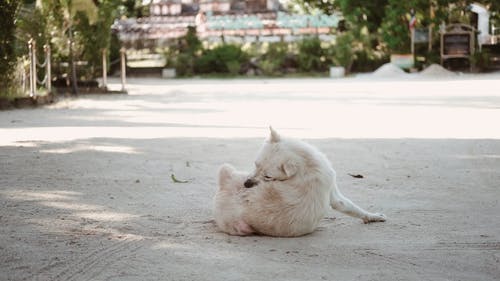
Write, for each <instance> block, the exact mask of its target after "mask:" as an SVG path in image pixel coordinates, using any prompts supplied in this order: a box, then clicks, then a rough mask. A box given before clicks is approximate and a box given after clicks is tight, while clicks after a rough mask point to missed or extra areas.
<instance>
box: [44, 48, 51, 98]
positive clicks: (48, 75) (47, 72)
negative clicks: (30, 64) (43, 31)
mask: <svg viewBox="0 0 500 281" xmlns="http://www.w3.org/2000/svg"><path fill="white" fill-rule="evenodd" d="M43 49H44V50H45V59H46V62H45V63H46V65H45V75H46V79H47V80H46V81H45V85H46V87H47V92H48V93H51V92H52V72H51V70H50V68H51V63H50V59H51V55H50V45H49V44H46V45H45V46H43Z"/></svg>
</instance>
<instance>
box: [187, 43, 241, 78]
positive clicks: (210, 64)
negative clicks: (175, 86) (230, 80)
mask: <svg viewBox="0 0 500 281" xmlns="http://www.w3.org/2000/svg"><path fill="white" fill-rule="evenodd" d="M248 60H249V59H248V55H247V54H246V53H245V52H243V50H242V49H241V47H240V46H238V45H232V44H223V45H220V46H217V47H215V48H214V49H211V50H206V51H204V52H203V53H202V55H201V56H200V57H199V58H197V59H196V60H195V65H194V69H195V72H196V73H199V74H205V73H230V74H238V73H239V71H240V68H241V65H242V64H245V63H248Z"/></svg>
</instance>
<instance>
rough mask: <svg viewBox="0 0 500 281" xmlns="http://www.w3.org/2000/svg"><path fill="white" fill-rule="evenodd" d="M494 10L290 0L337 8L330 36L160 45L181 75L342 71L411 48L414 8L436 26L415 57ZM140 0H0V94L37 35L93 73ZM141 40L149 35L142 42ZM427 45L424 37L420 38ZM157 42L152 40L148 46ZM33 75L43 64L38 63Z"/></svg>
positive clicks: (62, 75)
mask: <svg viewBox="0 0 500 281" xmlns="http://www.w3.org/2000/svg"><path fill="white" fill-rule="evenodd" d="M473 2H475V3H480V4H483V5H485V6H486V7H487V8H488V9H489V10H490V11H491V18H490V23H491V24H494V25H495V26H500V13H499V11H500V1H497V0H476V1H469V0H408V1H399V0H373V1H363V0H322V1H313V0H290V1H289V2H288V6H289V7H290V8H291V9H293V10H296V11H297V12H302V13H313V14H314V13H316V12H318V11H321V12H323V13H326V14H332V13H340V14H342V15H343V19H342V21H341V22H340V23H339V26H338V28H337V30H336V33H335V35H336V38H335V40H333V41H331V42H325V41H322V40H320V39H319V38H318V37H316V36H310V37H304V38H302V40H299V41H296V42H273V43H269V42H268V43H263V42H261V43H256V44H251V45H249V44H243V45H238V44H228V43H218V44H215V43H210V44H209V43H207V42H201V41H200V39H199V38H198V37H197V36H196V31H195V29H194V28H191V29H190V30H189V32H188V33H187V34H186V35H185V36H184V37H182V38H179V39H178V40H175V42H173V43H171V44H170V45H168V47H166V48H164V49H162V50H161V52H162V53H163V55H164V56H165V61H166V64H165V67H170V68H175V69H176V72H177V74H178V75H180V76H185V77H189V76H194V75H205V74H210V73H216V74H227V75H239V74H247V75H267V76H283V75H290V74H300V73H308V74H310V75H315V74H320V75H323V74H325V73H327V71H328V68H329V67H330V66H334V65H335V66H343V67H344V68H345V69H346V72H347V73H352V72H365V71H372V70H374V69H376V68H377V67H379V66H380V65H382V64H383V63H385V62H387V61H388V60H389V57H390V55H391V54H396V53H409V52H410V38H409V36H410V32H409V30H408V22H409V20H410V9H414V10H415V16H416V19H417V27H430V28H431V29H432V34H433V37H432V42H431V46H432V51H428V48H427V44H420V45H417V46H416V58H417V67H424V66H426V65H429V64H431V63H435V62H439V40H440V38H439V26H440V25H441V24H442V23H446V24H448V23H466V24H469V23H470V21H471V18H470V15H471V13H470V9H469V5H470V4H471V3H473ZM148 13H149V11H148V7H147V6H145V5H143V4H142V0H2V1H0V77H2V79H0V96H14V95H19V94H23V90H24V89H21V86H20V85H21V84H22V74H23V73H26V72H27V68H28V67H27V61H28V41H29V40H30V39H34V40H35V41H36V42H37V45H36V52H37V54H38V58H39V61H40V62H43V61H44V59H45V57H44V55H43V48H44V45H49V46H50V47H51V50H52V66H53V69H52V73H53V76H54V77H55V78H57V79H58V80H59V81H66V83H67V84H68V82H71V83H69V85H71V86H73V91H74V92H76V83H75V81H82V80H91V79H95V78H96V77H98V76H100V74H101V71H102V69H101V68H102V57H101V56H102V50H103V49H107V50H108V52H107V58H106V59H107V60H108V67H109V68H112V67H113V66H114V65H117V64H113V62H117V60H118V58H119V49H120V47H121V44H120V42H119V40H118V37H117V35H116V34H113V32H112V31H111V25H112V24H113V22H114V21H115V20H116V19H121V18H128V17H129V18H132V17H142V16H148ZM144 44H145V43H144ZM424 45H425V46H424ZM149 48H150V49H154V47H151V46H150V47H149ZM489 57H490V54H488V53H486V52H483V53H476V54H474V56H473V57H472V62H473V63H474V64H475V65H476V66H477V69H484V68H487V67H488V64H489V59H488V58H489ZM38 72H39V73H38V75H39V77H38V78H39V80H41V79H43V76H44V69H41V68H39V71H38Z"/></svg>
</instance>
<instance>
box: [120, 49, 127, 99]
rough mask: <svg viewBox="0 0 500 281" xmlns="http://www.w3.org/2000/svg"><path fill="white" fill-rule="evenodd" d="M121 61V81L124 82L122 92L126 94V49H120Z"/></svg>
mask: <svg viewBox="0 0 500 281" xmlns="http://www.w3.org/2000/svg"><path fill="white" fill-rule="evenodd" d="M120 61H121V80H122V92H125V83H126V81H125V80H126V76H127V74H126V69H127V67H126V62H125V48H123V47H122V48H121V49H120Z"/></svg>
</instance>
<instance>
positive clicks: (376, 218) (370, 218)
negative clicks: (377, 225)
mask: <svg viewBox="0 0 500 281" xmlns="http://www.w3.org/2000/svg"><path fill="white" fill-rule="evenodd" d="M386 219H387V217H386V216H385V215H384V214H379V213H376V214H368V215H366V216H364V217H363V222H364V223H371V222H383V221H385V220H386Z"/></svg>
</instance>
